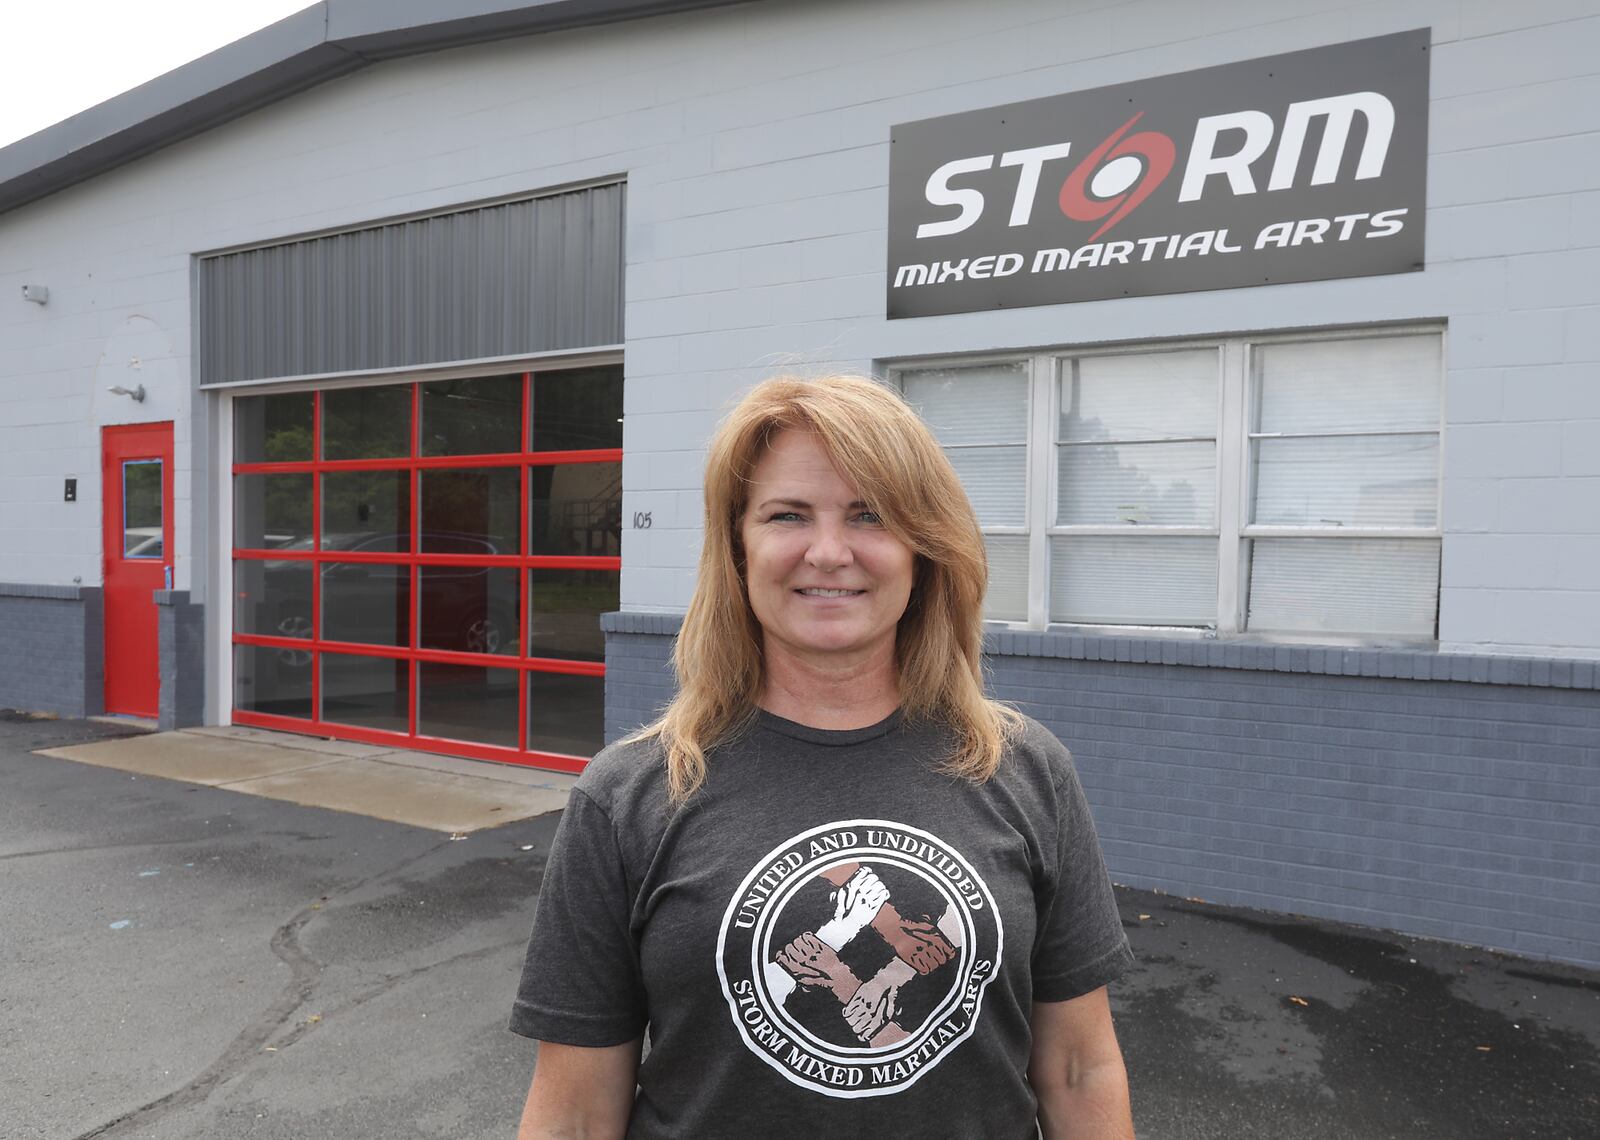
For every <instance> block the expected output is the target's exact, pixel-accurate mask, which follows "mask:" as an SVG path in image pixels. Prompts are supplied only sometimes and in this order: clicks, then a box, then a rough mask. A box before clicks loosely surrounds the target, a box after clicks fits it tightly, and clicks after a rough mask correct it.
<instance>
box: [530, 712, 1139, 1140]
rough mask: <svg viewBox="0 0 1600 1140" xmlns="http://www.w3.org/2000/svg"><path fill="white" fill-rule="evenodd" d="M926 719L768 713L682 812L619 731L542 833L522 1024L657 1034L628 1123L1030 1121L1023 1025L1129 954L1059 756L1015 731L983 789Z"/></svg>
mask: <svg viewBox="0 0 1600 1140" xmlns="http://www.w3.org/2000/svg"><path fill="white" fill-rule="evenodd" d="M947 739H948V738H947V736H946V734H945V732H944V731H943V730H942V729H940V728H939V727H937V726H934V725H928V724H912V723H907V722H904V721H903V720H902V718H901V717H900V716H899V715H898V714H896V715H895V716H892V717H890V718H889V719H887V720H885V721H883V722H882V723H880V724H877V725H874V726H872V727H870V728H863V729H855V730H850V731H843V732H837V731H827V730H822V729H814V728H808V727H806V726H804V725H800V724H795V723H793V722H792V721H787V720H784V719H782V718H780V717H776V716H773V715H771V714H768V713H762V714H760V716H759V719H758V720H757V722H756V723H755V724H754V726H753V727H752V728H751V729H750V730H748V731H747V732H746V733H744V734H743V735H742V736H741V737H740V738H739V739H737V740H734V741H730V742H728V743H726V744H723V745H722V746H720V747H718V748H716V749H714V750H713V751H712V753H711V755H710V757H709V774H708V777H707V780H706V783H705V785H704V786H703V787H702V788H701V789H700V791H698V792H697V793H696V794H695V795H694V797H693V798H692V799H690V800H689V801H688V803H686V804H685V805H684V806H682V807H681V808H678V809H677V810H673V809H672V808H671V807H670V806H669V804H668V802H667V795H666V773H665V769H664V768H663V766H662V764H661V759H660V750H659V748H658V747H657V746H656V745H655V744H654V743H653V742H646V743H636V744H623V745H613V746H612V747H610V748H607V749H606V750H605V751H604V752H602V753H600V755H599V756H597V757H596V758H595V759H594V761H593V762H592V763H591V764H590V765H589V766H588V767H587V768H586V769H585V770H584V773H583V775H582V776H580V777H579V779H578V782H577V786H576V787H575V789H574V790H573V793H572V799H571V802H570V804H569V805H568V807H567V810H566V814H565V815H564V816H563V818H562V820H561V824H560V827H559V828H558V830H557V832H556V837H555V842H554V846H553V848H552V850H551V853H550V860H549V863H548V865H547V867H546V869H545V875H544V883H543V886H542V888H541V890H540V894H539V904H538V912H537V916H536V921H535V923H534V929H533V938H532V940H531V942H530V944H529V947H528V956H527V961H526V964H525V966H524V968H523V976H522V983H521V986H520V988H519V990H518V993H517V999H516V1005H515V1008H514V1011H513V1014H512V1019H511V1028H512V1030H513V1031H515V1032H517V1033H520V1034H523V1035H525V1036H528V1037H534V1038H538V1039H539V1040H543V1041H556V1042H561V1043H563V1044H569V1045H590V1046H601V1045H617V1044H621V1043H623V1042H626V1041H630V1040H632V1039H633V1038H635V1037H638V1036H639V1035H640V1034H641V1033H643V1032H644V1030H645V1028H646V1026H648V1027H649V1032H650V1046H651V1047H650V1050H649V1053H648V1055H647V1056H646V1057H645V1059H644V1062H643V1064H642V1065H641V1066H640V1070H639V1092H638V1096H637V1099H636V1101H635V1104H634V1110H633V1116H632V1121H631V1123H630V1125H629V1128H628V1136H629V1137H630V1138H651V1140H654V1138H657V1137H659V1138H662V1140H682V1138H683V1137H695V1138H696V1140H708V1138H718V1137H728V1138H730V1140H731V1138H738V1140H748V1138H749V1137H752V1136H755V1137H760V1138H761V1140H784V1138H787V1137H797V1138H798V1137H806V1138H807V1140H813V1138H815V1137H818V1136H831V1137H846V1136H848V1137H854V1136H867V1135H875V1136H915V1137H918V1138H919V1140H938V1138H941V1137H950V1138H952V1140H971V1138H972V1137H975V1136H984V1137H1000V1138H1002V1140H1007V1138H1011V1140H1022V1138H1023V1137H1031V1136H1034V1135H1035V1126H1034V1116H1035V1113H1036V1107H1037V1106H1036V1102H1035V1099H1034V1096H1033V1093H1032V1090H1031V1089H1030V1088H1029V1086H1028V1082H1027V1076H1026V1071H1027V1063H1028V1053H1029V1046H1030V1040H1031V1038H1030V1032H1029V1015H1030V1010H1031V1007H1032V1004H1033V1003H1034V1002H1036V1001H1063V1000H1065V999H1067V998H1071V997H1076V996H1078V995H1079V994H1083V993H1087V992H1089V991H1090V990H1093V989H1095V988H1097V987H1099V986H1102V985H1104V984H1106V983H1107V982H1109V981H1111V980H1112V979H1113V978H1115V977H1117V975H1119V974H1121V973H1122V972H1123V970H1125V969H1126V968H1127V967H1128V966H1129V965H1131V963H1132V961H1133V958H1132V954H1131V953H1130V951H1129V949H1128V943H1127V938H1126V937H1125V935H1124V934H1123V931H1122V925H1121V922H1120V919H1119V917H1118V915H1117V910H1116V903H1115V901H1114V899H1113V897H1112V894H1111V886H1110V882H1109V881H1108V879H1107V877H1106V871H1105V865H1104V862H1103V861H1102V858H1101V854H1100V846H1099V842H1098V841H1097V839H1096V837H1095V832H1094V824H1093V822H1092V821H1091V819H1090V817H1089V810H1088V807H1087V805H1086V804H1085V802H1084V798H1083V792H1082V789H1081V788H1080V787H1079V784H1078V778H1077V774H1076V772H1075V771H1074V770H1073V766H1072V759H1071V757H1070V756H1069V755H1068V753H1067V750H1066V749H1065V748H1064V747H1062V745H1061V743H1060V742H1059V741H1057V740H1056V738H1055V737H1054V736H1052V735H1051V734H1050V733H1049V731H1048V730H1046V729H1045V728H1043V727H1042V726H1040V725H1039V724H1037V723H1035V722H1033V721H1029V722H1028V726H1027V730H1026V732H1025V733H1024V734H1023V736H1022V737H1021V739H1020V740H1019V741H1018V743H1017V744H1016V745H1015V746H1014V747H1013V748H1012V749H1010V750H1009V752H1008V754H1007V755H1006V757H1005V759H1004V761H1003V762H1002V764H1001V766H1000V770H999V772H998V773H996V775H995V776H994V777H993V778H992V779H990V780H989V781H988V782H987V783H985V784H982V785H974V784H972V783H970V782H968V781H964V780H959V779H953V778H951V777H948V776H943V775H940V774H939V773H938V772H937V771H936V770H935V763H936V762H937V760H938V759H939V758H940V757H942V756H944V755H946V754H947V753H948V744H947V743H946V741H947Z"/></svg>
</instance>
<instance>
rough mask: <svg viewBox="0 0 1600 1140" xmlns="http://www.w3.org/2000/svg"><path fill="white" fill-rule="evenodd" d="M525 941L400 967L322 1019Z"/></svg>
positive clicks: (287, 1042) (307, 1027) (298, 1033)
mask: <svg viewBox="0 0 1600 1140" xmlns="http://www.w3.org/2000/svg"><path fill="white" fill-rule="evenodd" d="M526 942H527V939H526V938H510V939H507V940H506V941H504V942H497V943H495V944H494V945H493V946H480V947H478V949H476V950H463V951H462V952H461V953H459V954H452V955H450V957H448V958H441V959H439V960H438V961H437V962H429V963H428V964H427V965H426V966H417V967H415V968H413V969H410V970H402V971H401V972H400V973H398V974H388V975H386V976H384V977H383V978H380V979H379V980H378V981H376V982H374V983H373V984H372V985H371V986H370V987H368V988H367V989H365V990H363V991H362V992H361V993H358V994H356V995H355V996H354V997H352V998H351V999H350V1000H348V1001H345V1002H341V1003H340V1004H339V1005H336V1006H334V1007H332V1008H331V1009H329V1010H328V1011H327V1012H326V1013H325V1014H323V1015H322V1020H323V1021H327V1020H328V1019H329V1018H331V1017H338V1016H339V1015H340V1014H344V1013H348V1012H350V1011H351V1010H352V1009H356V1008H358V1007H359V1006H363V1005H366V1004H367V1002H369V1001H372V1000H373V999H374V998H379V997H382V996H383V995H384V994H386V993H388V992H389V991H390V990H392V989H394V988H395V987H397V986H399V985H402V984H404V983H405V982H409V981H410V980H411V979H413V978H416V977H418V976H420V975H422V974H426V973H428V972H429V971H431V970H437V969H438V968H439V967H440V966H449V965H453V964H454V963H457V962H471V961H475V960H476V959H478V958H487V957H489V956H491V955H494V954H500V953H503V952H504V951H506V950H510V949H514V948H515V947H517V946H521V945H524V944H526ZM317 1024H321V1023H320V1022H318V1023H315V1024H312V1023H307V1022H301V1023H300V1024H299V1025H297V1026H295V1027H294V1028H293V1029H291V1030H290V1031H289V1032H288V1033H286V1034H284V1035H283V1036H282V1037H280V1038H278V1042H277V1048H278V1049H280V1050H282V1049H287V1048H289V1046H291V1045H293V1044H294V1043H295V1042H296V1041H299V1040H300V1039H301V1038H302V1037H304V1036H305V1035H306V1034H308V1033H310V1032H311V1031H312V1030H313V1029H314V1028H316V1025H317Z"/></svg>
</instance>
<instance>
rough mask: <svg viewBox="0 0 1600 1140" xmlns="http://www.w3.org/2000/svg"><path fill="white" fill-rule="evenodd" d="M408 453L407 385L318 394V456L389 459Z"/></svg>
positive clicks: (326, 457) (409, 424)
mask: <svg viewBox="0 0 1600 1140" xmlns="http://www.w3.org/2000/svg"><path fill="white" fill-rule="evenodd" d="M410 454H411V385H409V384H400V385H389V386H386V387H382V388H348V389H344V390H342V391H332V392H324V393H323V394H322V458H324V459H390V458H395V457H404V456H407V455H410Z"/></svg>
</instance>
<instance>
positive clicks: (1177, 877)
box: [606, 614, 1600, 967]
mask: <svg viewBox="0 0 1600 1140" xmlns="http://www.w3.org/2000/svg"><path fill="white" fill-rule="evenodd" d="M606 623H607V628H608V633H607V639H606V640H607V643H606V665H607V668H608V670H610V677H611V683H610V684H608V685H607V696H606V733H607V738H608V739H615V738H616V737H617V736H620V735H622V734H623V733H625V732H627V731H629V730H630V729H632V728H634V727H635V726H637V725H638V724H640V723H643V722H644V721H645V720H646V719H647V718H649V717H650V716H652V715H654V712H655V710H656V709H658V708H659V707H660V705H661V703H662V702H664V701H665V700H667V699H668V698H669V697H670V695H671V692H672V677H671V673H670V670H669V669H668V668H667V665H666V662H667V655H668V653H669V652H670V650H671V645H672V638H671V633H672V632H674V631H675V629H676V626H677V624H678V619H677V618H675V617H671V616H667V615H652V614H611V615H608V616H607V618H606ZM652 629H653V630H655V631H657V632H654V633H652V632H650V631H651V630H652ZM991 641H992V643H993V644H992V648H994V649H995V650H996V652H995V653H993V654H991V655H990V657H989V658H988V666H989V669H990V675H991V678H992V689H993V692H994V693H995V694H996V695H997V696H999V697H1000V698H1002V699H1004V700H1009V701H1014V702H1016V703H1017V705H1018V706H1019V707H1020V708H1022V709H1023V710H1024V711H1026V712H1027V713H1029V714H1030V715H1031V716H1034V717H1036V718H1038V719H1039V720H1040V721H1042V722H1044V723H1045V724H1046V725H1048V726H1049V727H1050V728H1051V729H1052V730H1053V731H1054V732H1055V733H1056V734H1057V735H1058V736H1060V737H1061V739H1062V740H1064V741H1065V742H1066V743H1067V744H1068V746H1069V747H1071V749H1072V751H1073V755H1074V756H1075V757H1076V759H1077V764H1078V770H1079V771H1080V773H1081V774H1082V778H1083V783H1084V787H1085V788H1086V790H1087V792H1088V795H1089V800H1090V803H1091V805H1092V807H1093V810H1094V816H1095V820H1096V823H1097V824H1098V826H1099V828H1100V836H1101V840H1102V842H1103V844H1104V847H1105V851H1106V858H1107V861H1108V863H1109V865H1110V868H1111V873H1112V876H1113V877H1114V878H1115V879H1116V880H1117V881H1118V882H1123V883H1127V884H1130V885H1133V886H1140V887H1156V888H1160V889H1163V890H1167V891H1171V892H1173V893H1175V894H1182V895H1189V896H1199V897H1202V898H1206V899H1210V900H1212V901H1214V902H1225V903H1231V904H1236V905H1242V906H1255V907H1262V908H1265V909H1268V910H1277V911H1289V912H1295V913H1303V914H1314V915H1318V916H1320V917H1324V918H1335V919H1340V920H1343V921H1347V922H1355V923H1361V924H1364V925H1369V926H1377V927H1384V928H1390V929H1397V930H1402V931H1405V932H1407V933H1411V934H1420V935H1425V936H1428V937H1434V938H1445V939H1449V940H1451V941H1456V942H1467V943H1471V944H1474V945H1482V946H1492V947H1496V948H1499V949H1504V950H1512V951H1515V952H1517V953H1521V954H1527V955H1531V956H1534V957H1541V958H1553V959H1558V960H1562V961H1568V962H1578V963H1582V964H1584V965H1587V966H1591V967H1594V966H1600V691H1597V690H1596V680H1597V678H1596V674H1597V670H1596V667H1595V665H1594V663H1592V662H1555V663H1552V662H1550V661H1548V660H1545V661H1527V660H1521V661H1518V660H1513V659H1508V658H1503V657H1501V658H1486V657H1476V656H1465V655H1449V654H1446V655H1441V654H1432V653H1403V652H1389V651H1376V650H1360V651H1356V650H1343V649H1323V648H1320V647H1319V648H1297V649H1293V650H1290V649H1286V648H1284V647H1274V646H1252V645H1239V644H1233V645H1223V644H1218V643H1207V642H1195V641H1187V642H1173V641H1158V640H1147V639H1136V638H1082V637H1066V636H1060V635H1050V634H1010V633H1002V634H998V635H996V636H993V637H992V638H991ZM1224 661H1226V664H1224ZM1552 665H1553V666H1554V668H1552ZM1536 669H1537V670H1538V672H1539V674H1540V675H1539V676H1538V677H1537V678H1535V677H1534V672H1535V670H1536ZM1491 676H1492V677H1493V678H1494V680H1493V681H1491V680H1490V678H1491ZM1451 677H1456V678H1458V679H1456V680H1451V679H1449V678H1451ZM1513 678H1515V683H1511V682H1512V680H1513Z"/></svg>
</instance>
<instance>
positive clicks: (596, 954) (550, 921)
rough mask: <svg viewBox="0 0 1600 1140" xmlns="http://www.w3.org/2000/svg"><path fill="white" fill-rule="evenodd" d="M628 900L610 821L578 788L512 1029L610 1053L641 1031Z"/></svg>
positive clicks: (551, 868) (553, 850)
mask: <svg viewBox="0 0 1600 1140" xmlns="http://www.w3.org/2000/svg"><path fill="white" fill-rule="evenodd" d="M630 910H631V897H630V892H629V889H628V881H627V874H626V870H625V867H624V864H623V858H622V852H621V850H620V848H619V846H618V844H617V836H616V829H615V827H614V826H613V824H612V821H611V817H610V816H608V815H607V814H606V813H605V811H604V810H603V809H602V808H601V807H600V806H599V805H598V804H597V803H595V802H594V801H593V800H592V799H590V798H589V797H588V796H587V795H585V794H584V792H583V791H582V790H581V789H575V790H574V791H573V793H572V797H571V799H570V800H569V801H568V803H567V808H566V811H565V812H563V813H562V816H561V822H560V824H558V825H557V827H556V834H555V839H554V841H553V842H552V844H551V847H550V858H549V861H548V862H547V863H546V864H545V871H544V882H543V885H542V886H541V887H540V889H539V903H538V907H537V909H536V910H535V912H534V920H533V936H532V937H531V938H530V939H529V942H528V955H527V958H526V959H525V960H524V961H523V966H522V981H521V984H520V985H519V986H518V987H517V998H516V1002H515V1004H514V1005H513V1007H512V1011H511V1031H512V1032H513V1033H520V1034H522V1035H523V1036H524V1037H532V1038H535V1039H537V1040H540V1041H554V1042H557V1043H559V1044H562V1045H588V1046H594V1047H599V1046H606V1045H621V1044H623V1043H624V1042H628V1041H632V1040H633V1039H634V1038H636V1037H638V1036H639V1035H640V1034H641V1033H643V1031H644V1025H645V1020H646V1006H645V1001H644V987H643V985H642V983H641V980H640V974H639V957H638V950H637V947H636V945H635V942H634V939H633V936H632V932H631V929H630V923H629V913H630Z"/></svg>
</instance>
